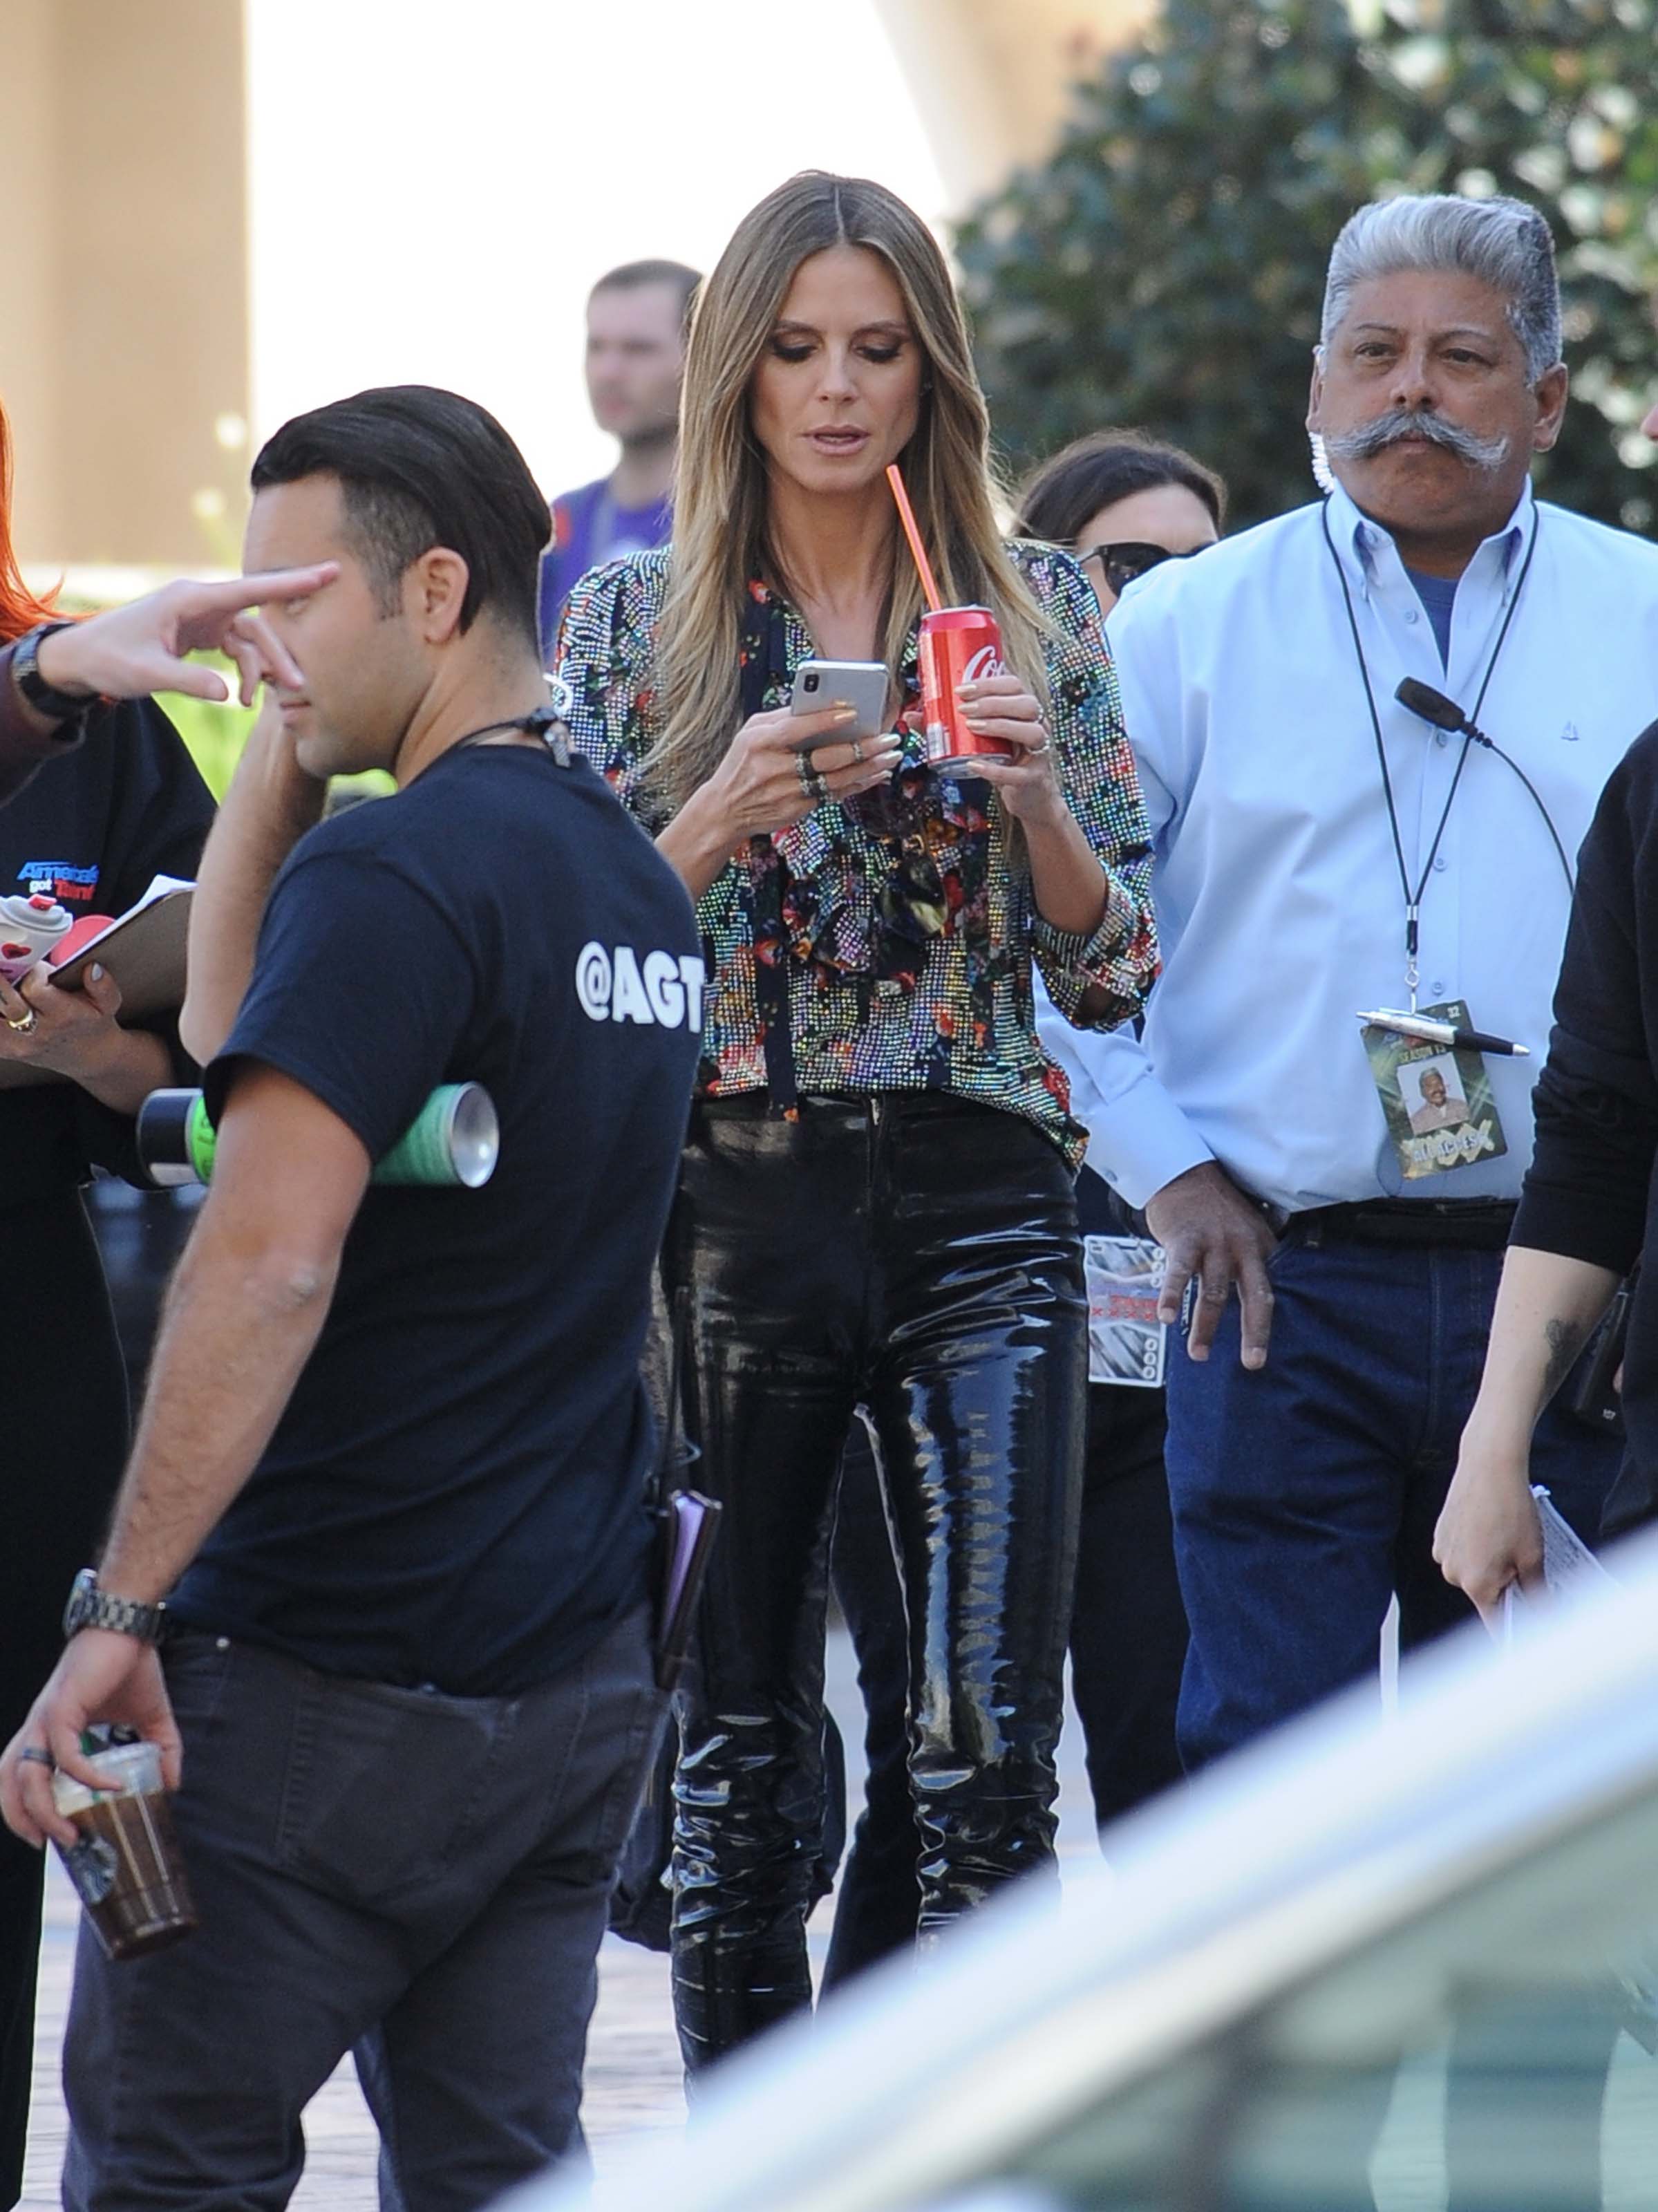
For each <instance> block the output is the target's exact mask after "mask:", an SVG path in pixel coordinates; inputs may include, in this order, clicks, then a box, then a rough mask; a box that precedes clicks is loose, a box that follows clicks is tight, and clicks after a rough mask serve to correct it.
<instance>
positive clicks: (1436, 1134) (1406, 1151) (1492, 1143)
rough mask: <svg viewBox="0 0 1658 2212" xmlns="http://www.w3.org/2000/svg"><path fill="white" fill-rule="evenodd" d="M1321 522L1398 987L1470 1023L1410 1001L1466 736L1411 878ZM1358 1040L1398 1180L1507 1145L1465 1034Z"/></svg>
mask: <svg viewBox="0 0 1658 2212" xmlns="http://www.w3.org/2000/svg"><path fill="white" fill-rule="evenodd" d="M1323 522H1324V538H1325V543H1326V544H1327V545H1328V547H1329V549H1330V557H1331V559H1332V561H1333V562H1334V563H1335V571H1336V578H1337V580H1338V582H1339V584H1340V586H1341V596H1342V600H1343V603H1344V605H1345V607H1346V611H1347V623H1348V628H1349V629H1350V630H1351V633H1352V640H1353V653H1354V657H1355V658H1356V659H1357V663H1358V672H1359V678H1360V680H1361V681H1362V682H1363V686H1364V698H1365V703H1366V704H1367V706H1368V707H1369V708H1370V728H1371V731H1372V733H1373V734H1374V736H1375V738H1376V761H1377V763H1378V765H1379V766H1380V768H1381V770H1382V794H1383V796H1384V797H1385V799H1386V800H1387V802H1388V828H1389V829H1391V831H1392V833H1393V845H1394V860H1396V861H1397V863H1398V866H1399V883H1400V890H1402V891H1403V892H1404V894H1405V987H1406V990H1407V991H1408V992H1409V994H1410V1013H1411V1014H1412V1015H1420V1016H1421V1018H1423V1019H1424V1021H1427V1022H1433V1023H1441V1024H1444V1025H1445V1027H1446V1029H1447V1030H1459V1031H1463V1032H1467V1031H1468V1030H1472V1029H1473V1023H1472V1022H1471V1021H1470V1019H1469V1015H1468V1009H1467V1006H1466V1005H1465V1004H1464V1002H1463V1001H1462V1000H1461V999H1449V1000H1444V1001H1443V1002H1442V1004H1440V1005H1438V1006H1424V1007H1418V1005H1417V1002H1416V1000H1417V986H1418V980H1419V973H1420V971H1419V968H1418V920H1419V915H1420V912H1421V905H1422V896H1423V893H1424V890H1426V889H1427V885H1428V879H1429V877H1430V874H1431V872H1432V870H1433V865H1434V861H1435V860H1436V857H1437V855H1438V853H1439V847H1440V843H1441V841H1442V838H1443V837H1444V835H1445V824H1446V823H1448V821H1449V820H1450V818H1451V809H1452V807H1453V806H1454V805H1455V803H1456V794H1457V790H1458V787H1459V786H1460V785H1461V781H1462V771H1463V769H1465V768H1466V767H1467V762H1468V754H1469V750H1470V749H1471V747H1472V745H1473V738H1472V737H1471V736H1469V735H1467V734H1465V735H1464V737H1463V739H1462V750H1461V755H1460V757H1459V758H1458V760H1457V763H1456V769H1455V774H1454V775H1452V777H1451V787H1450V790H1449V791H1448V793H1447V794H1446V798H1445V804H1444V806H1443V807H1442V810H1441V811H1440V816H1439V821H1438V823H1437V825H1436V828H1435V829H1434V834H1433V837H1432V841H1431V842H1430V844H1429V847H1428V852H1427V856H1426V858H1425V859H1424V861H1423V863H1422V867H1421V871H1420V872H1419V874H1418V878H1417V881H1416V883H1415V884H1414V886H1412V882H1411V874H1410V870H1409V868H1408V866H1406V860H1405V842H1404V839H1403V837H1402V836H1401V835H1400V826H1399V809H1398V806H1397V805H1396V804H1395V802H1394V784H1393V777H1392V776H1391V775H1390V774H1389V773H1388V748H1387V745H1386V744H1385V742H1384V741H1383V738H1382V717H1381V715H1380V714H1378V713H1377V711H1376V693H1375V691H1374V690H1373V689H1372V687H1371V684H1370V665H1369V663H1368V662H1367V661H1366V659H1365V658H1364V645H1363V640H1362V639H1361V637H1360V636H1359V634H1358V617H1357V615H1356V614H1355V613H1354V611H1353V600H1352V593H1351V592H1350V591H1349V590H1348V588H1347V575H1346V571H1345V569H1344V568H1343V567H1342V565H1341V560H1340V556H1339V555H1338V554H1337V552H1336V549H1335V540H1334V539H1333V538H1332V537H1331V535H1330V517H1329V513H1328V509H1326V511H1325V514H1324V517H1323ZM1537 530H1538V524H1537V518H1536V516H1535V515H1533V518H1532V531H1531V542H1530V544H1528V545H1527V549H1526V558H1525V562H1524V563H1523V565H1522V567H1521V571H1520V578H1519V581H1518V582H1517V583H1516V584H1515V588H1514V594H1513V597H1512V598H1511V599H1509V609H1508V612H1507V613H1506V614H1505V615H1504V617H1503V626H1502V628H1501V629H1499V630H1498V632H1497V642H1496V643H1495V644H1494V645H1493V646H1492V647H1491V659H1489V660H1488V661H1487V662H1486V664H1485V677H1484V678H1483V680H1482V681H1481V683H1480V686H1479V697H1478V698H1477V699H1476V700H1475V701H1474V705H1473V713H1472V714H1469V715H1467V716H1466V717H1465V718H1464V720H1463V722H1462V724H1461V727H1462V728H1463V730H1464V732H1465V733H1466V732H1468V731H1471V730H1473V727H1474V726H1475V724H1476V723H1477V722H1478V720H1479V712H1480V709H1481V708H1482V707H1483V706H1484V704H1485V694H1486V691H1487V690H1489V689H1490V686H1491V677H1492V675H1493V673H1494V672H1495V670H1496V667H1497V658H1498V656H1499V654H1500V653H1502V650H1503V644H1504V642H1505V641H1506V640H1507V637H1508V635H1509V626H1510V624H1511V623H1512V622H1513V620H1514V617H1515V611H1516V609H1517V608H1518V606H1519V605H1520V599H1521V593H1522V592H1523V591H1524V590H1525V586H1526V579H1527V576H1528V575H1529V574H1531V564H1532V556H1533V554H1534V553H1535V551H1536V550H1537ZM1551 828H1552V824H1551ZM1557 842H1558V841H1557ZM1360 1042H1361V1043H1362V1045H1363V1050H1364V1053H1365V1055H1366V1057H1367V1058H1368V1060H1369V1061H1370V1077H1371V1080H1372V1081H1373V1082H1374V1083H1375V1085H1376V1095H1377V1097H1379V1098H1380V1100H1381V1102H1382V1115H1383V1117H1384V1119H1385V1120H1386V1122H1387V1125H1388V1139H1389V1141H1390V1142H1391V1144H1392V1146H1393V1149H1394V1158H1395V1159H1396V1160H1397V1161H1398V1163H1399V1167H1400V1173H1401V1174H1402V1176H1404V1178H1405V1180H1406V1182H1418V1181H1419V1180H1421V1179H1422V1178H1423V1177H1424V1176H1434V1175H1446V1174H1448V1173H1449V1172H1450V1171H1451V1170H1453V1169H1455V1168H1463V1167H1469V1166H1472V1165H1473V1163H1474V1162H1475V1161H1476V1160H1481V1159H1497V1158H1500V1157H1501V1156H1502V1154H1503V1153H1504V1152H1507V1151H1508V1149H1509V1147H1508V1140H1507V1139H1506V1138H1505V1137H1504V1136H1503V1123H1502V1121H1501V1119H1500V1118H1499V1116H1498V1115H1497V1103H1496V1100H1495V1099H1494V1098H1493V1097H1492V1096H1491V1075H1490V1072H1489V1070H1488V1069H1487V1068H1486V1066H1485V1054H1484V1053H1483V1052H1482V1051H1480V1050H1479V1049H1477V1048H1476V1045H1475V1042H1474V1041H1473V1040H1472V1039H1470V1038H1467V1037H1466V1036H1464V1037H1462V1038H1461V1039H1455V1038H1453V1039H1451V1040H1449V1041H1448V1042H1435V1041H1432V1040H1430V1039H1429V1038H1427V1037H1423V1036H1412V1035H1411V1034H1410V1032H1409V1030H1408V1027H1407V1026H1406V1024H1405V1022H1404V1020H1403V1018H1401V1020H1400V1026H1399V1027H1397V1028H1390V1027H1383V1026H1380V1025H1378V1024H1376V1023H1374V1022H1367V1023H1366V1024H1365V1026H1364V1028H1363V1030H1362V1031H1361V1032H1360ZM1479 1042H1481V1043H1486V1042H1489V1043H1494V1044H1497V1045H1499V1046H1501V1048H1503V1049H1505V1050H1511V1049H1513V1048H1512V1047H1509V1046H1506V1045H1503V1043H1502V1041H1501V1040H1497V1039H1485V1038H1483V1037H1482V1038H1480V1039H1479Z"/></svg>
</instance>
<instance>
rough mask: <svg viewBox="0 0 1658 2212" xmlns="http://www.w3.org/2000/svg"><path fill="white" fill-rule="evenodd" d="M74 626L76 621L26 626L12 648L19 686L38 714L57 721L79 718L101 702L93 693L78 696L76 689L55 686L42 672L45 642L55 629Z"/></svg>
mask: <svg viewBox="0 0 1658 2212" xmlns="http://www.w3.org/2000/svg"><path fill="white" fill-rule="evenodd" d="M73 628H74V624H73V623H66V622H53V623H41V624H40V625H39V629H31V630H26V631H25V632H24V634H23V635H22V636H21V637H20V638H19V639H18V641H17V643H16V645H15V647H14V648H13V652H12V656H11V672H12V676H13V678H14V680H15V683H16V685H17V688H18V690H20V691H21V693H22V695H23V696H24V698H25V699H27V701H28V703H29V705H30V706H31V707H33V709H34V711H35V713H36V714H44V715H46V718H47V720H50V721H53V722H78V721H79V720H80V719H81V717H82V714H86V713H88V710H89V709H90V708H94V707H95V706H96V705H97V704H98V702H97V700H96V699H95V698H94V697H92V696H90V695H88V696H85V697H81V698H77V697H76V695H75V694H74V693H73V692H72V691H56V690H53V689H52V685H51V684H48V683H47V681H46V678H45V677H44V676H42V675H41V673H40V667H39V661H40V647H42V645H44V644H45V642H46V640H47V639H48V638H49V637H50V636H52V634H53V632H54V631H56V630H60V629H73Z"/></svg>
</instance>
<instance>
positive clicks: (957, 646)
mask: <svg viewBox="0 0 1658 2212" xmlns="http://www.w3.org/2000/svg"><path fill="white" fill-rule="evenodd" d="M887 482H888V483H890V485H891V487H892V496H893V499H894V501H896V505H897V508H898V520H899V521H900V522H902V525H903V526H904V535H905V537H906V538H908V540H909V550H910V551H911V553H912V554H913V555H914V560H915V573H916V574H917V575H919V576H920V580H921V592H922V595H923V597H924V598H925V599H926V604H927V611H926V614H924V615H923V616H922V617H921V641H920V661H921V713H922V716H923V719H924V720H925V722H926V737H925V738H924V740H923V742H924V744H925V745H926V758H927V766H928V767H929V768H936V769H954V770H957V771H960V770H963V769H965V770H968V771H969V772H970V771H971V769H972V767H973V764H974V763H975V761H978V760H985V759H990V760H1013V759H1016V758H1017V755H1018V747H1017V745H1011V744H1008V743H1007V742H1006V741H1005V739H1004V738H987V737H983V736H981V734H980V733H979V732H978V731H976V730H975V729H973V728H972V727H971V726H969V722H968V720H967V715H966V714H965V712H964V711H963V706H962V702H961V700H960V698H959V697H958V696H957V692H958V690H959V687H960V686H961V685H962V684H981V683H983V682H984V681H985V679H986V678H987V677H992V676H999V675H1001V674H1002V672H1003V661H1002V633H1001V630H1000V629H999V626H998V624H997V621H996V617H995V616H994V615H993V614H992V613H991V611H990V610H989V608H988V607H946V606H941V605H939V603H938V584H937V582H936V580H934V577H933V574H932V562H930V561H929V560H928V559H927V556H926V546H925V545H923V544H922V543H921V533H920V530H919V529H918V528H917V527H916V522H915V511H914V508H913V507H911V505H910V503H909V494H908V492H907V491H906V490H905V489H904V479H903V475H902V471H901V470H900V469H899V466H898V464H897V463H896V461H895V462H894V463H893V464H892V465H891V467H890V468H889V469H888V471H887Z"/></svg>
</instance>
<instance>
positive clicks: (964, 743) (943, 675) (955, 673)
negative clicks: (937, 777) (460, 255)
mask: <svg viewBox="0 0 1658 2212" xmlns="http://www.w3.org/2000/svg"><path fill="white" fill-rule="evenodd" d="M920 659H921V711H922V714H923V715H924V717H925V719H926V737H925V738H924V739H923V742H924V744H926V758H927V766H928V767H929V768H936V769H955V770H956V771H957V772H958V773H963V772H965V773H968V774H970V773H971V772H972V769H973V765H974V763H975V760H983V759H985V758H986V757H988V758H990V759H992V760H1014V759H1017V757H1018V747H1017V745H1011V744H1008V743H1007V741H1006V740H1005V738H987V737H985V736H983V735H982V734H981V732H979V731H977V730H975V729H974V728H973V727H972V726H970V724H969V721H968V720H967V715H966V711H965V709H964V708H963V705H962V702H961V700H960V698H959V697H958V696H957V687H958V686H959V685H961V684H981V683H983V682H984V681H985V679H986V678H987V677H991V676H1000V675H1001V674H1002V673H1003V663H1002V633H1001V630H1000V629H999V627H998V625H997V622H996V617H995V616H994V615H993V614H992V613H991V611H990V610H989V609H988V608H987V607H935V608H933V609H932V611H930V612H929V613H927V614H924V615H923V616H922V617H921V647H920Z"/></svg>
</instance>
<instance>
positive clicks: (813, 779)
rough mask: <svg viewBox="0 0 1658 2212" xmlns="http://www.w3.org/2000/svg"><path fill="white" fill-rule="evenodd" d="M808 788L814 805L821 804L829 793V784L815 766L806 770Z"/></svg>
mask: <svg viewBox="0 0 1658 2212" xmlns="http://www.w3.org/2000/svg"><path fill="white" fill-rule="evenodd" d="M806 790H807V793H808V794H809V795H810V797H811V801H812V804H813V805H822V804H823V800H824V799H827V798H828V797H829V785H828V784H827V782H826V781H824V779H823V777H822V776H821V775H819V774H818V772H817V769H815V768H814V769H808V770H807V771H806Z"/></svg>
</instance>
